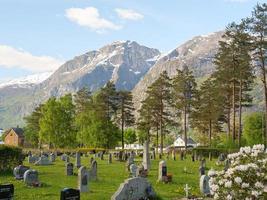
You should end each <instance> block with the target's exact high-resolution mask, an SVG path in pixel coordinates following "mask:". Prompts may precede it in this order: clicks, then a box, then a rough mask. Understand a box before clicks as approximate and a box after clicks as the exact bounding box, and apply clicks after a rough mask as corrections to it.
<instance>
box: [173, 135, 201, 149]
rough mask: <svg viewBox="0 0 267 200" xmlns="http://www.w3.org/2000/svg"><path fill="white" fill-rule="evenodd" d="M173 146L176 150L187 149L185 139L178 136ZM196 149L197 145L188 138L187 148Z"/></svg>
mask: <svg viewBox="0 0 267 200" xmlns="http://www.w3.org/2000/svg"><path fill="white" fill-rule="evenodd" d="M173 146H174V147H176V148H184V147H185V141H184V138H183V137H181V136H178V138H177V139H176V140H175V141H174V143H173ZM188 147H189V148H190V147H192V148H195V147H197V143H196V142H195V141H194V140H193V139H192V138H191V137H188V138H187V148H188Z"/></svg>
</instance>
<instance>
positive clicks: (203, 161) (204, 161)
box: [201, 158, 206, 168]
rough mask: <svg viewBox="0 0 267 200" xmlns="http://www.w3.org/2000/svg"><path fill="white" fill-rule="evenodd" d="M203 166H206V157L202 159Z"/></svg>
mask: <svg viewBox="0 0 267 200" xmlns="http://www.w3.org/2000/svg"><path fill="white" fill-rule="evenodd" d="M201 167H204V168H206V159H205V158H203V159H202V160H201Z"/></svg>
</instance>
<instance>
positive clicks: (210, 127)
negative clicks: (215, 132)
mask: <svg viewBox="0 0 267 200" xmlns="http://www.w3.org/2000/svg"><path fill="white" fill-rule="evenodd" d="M211 132H212V125H211V119H210V120H209V145H210V146H211Z"/></svg>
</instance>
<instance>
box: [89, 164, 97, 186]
mask: <svg viewBox="0 0 267 200" xmlns="http://www.w3.org/2000/svg"><path fill="white" fill-rule="evenodd" d="M90 180H94V181H96V180H97V162H96V160H94V161H93V162H92V165H91V169H90Z"/></svg>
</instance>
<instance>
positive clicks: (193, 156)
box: [191, 153, 195, 162]
mask: <svg viewBox="0 0 267 200" xmlns="http://www.w3.org/2000/svg"><path fill="white" fill-rule="evenodd" d="M191 158H192V162H195V155H194V153H192V155H191Z"/></svg>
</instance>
